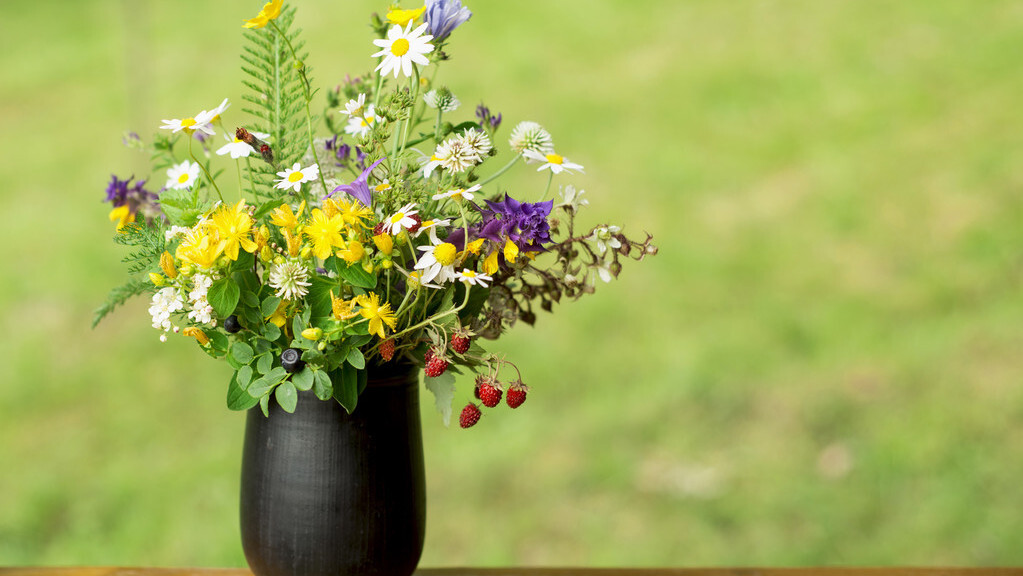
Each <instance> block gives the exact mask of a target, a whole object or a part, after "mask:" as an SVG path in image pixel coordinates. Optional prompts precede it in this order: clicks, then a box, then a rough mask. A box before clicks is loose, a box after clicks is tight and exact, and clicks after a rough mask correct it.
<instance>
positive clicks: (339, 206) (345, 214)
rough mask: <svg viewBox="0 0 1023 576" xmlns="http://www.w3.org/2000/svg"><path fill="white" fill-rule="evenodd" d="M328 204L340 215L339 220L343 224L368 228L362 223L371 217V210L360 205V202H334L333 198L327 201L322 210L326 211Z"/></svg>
mask: <svg viewBox="0 0 1023 576" xmlns="http://www.w3.org/2000/svg"><path fill="white" fill-rule="evenodd" d="M328 204H330V205H332V207H333V208H334V209H335V210H337V213H338V214H340V215H341V219H342V220H344V221H345V224H347V225H349V226H362V227H363V228H368V227H369V226H368V225H367V224H366V223H365V222H364V220H368V219H369V218H372V217H373V210H372V209H370V208H367V207H366V206H363V205H362V202H349V201H348V200H343V199H341V200H334V199H333V198H331V199H328V201H327V202H325V203H324V205H323V209H324V210H326V209H327V205H328Z"/></svg>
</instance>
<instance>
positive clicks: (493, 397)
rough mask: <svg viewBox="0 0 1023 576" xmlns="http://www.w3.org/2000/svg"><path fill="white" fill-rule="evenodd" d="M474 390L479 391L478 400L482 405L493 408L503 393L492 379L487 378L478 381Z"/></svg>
mask: <svg viewBox="0 0 1023 576" xmlns="http://www.w3.org/2000/svg"><path fill="white" fill-rule="evenodd" d="M476 390H477V391H478V392H479V395H480V401H481V402H483V405H484V406H486V407H487V408H493V407H494V406H497V405H498V404H500V403H501V396H502V395H503V394H504V392H502V391H501V389H500V388H498V387H497V386H494V381H493V380H491V379H489V378H486V379H484V380H483V381H482V382H480V385H479V386H477V387H476Z"/></svg>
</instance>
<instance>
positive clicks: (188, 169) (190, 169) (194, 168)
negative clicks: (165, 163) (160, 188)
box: [164, 160, 199, 190]
mask: <svg viewBox="0 0 1023 576" xmlns="http://www.w3.org/2000/svg"><path fill="white" fill-rule="evenodd" d="M198 179H199V163H198V162H189V161H188V160H185V161H184V162H182V163H181V164H175V165H173V166H171V167H170V168H168V169H167V184H165V185H164V188H170V189H171V190H181V189H187V188H191V187H192V185H193V184H195V181H196V180H198Z"/></svg>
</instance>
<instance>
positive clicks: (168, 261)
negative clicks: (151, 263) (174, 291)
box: [160, 250, 178, 280]
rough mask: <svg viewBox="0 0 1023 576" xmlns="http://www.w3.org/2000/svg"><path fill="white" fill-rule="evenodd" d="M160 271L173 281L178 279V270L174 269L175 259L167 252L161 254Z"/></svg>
mask: <svg viewBox="0 0 1023 576" xmlns="http://www.w3.org/2000/svg"><path fill="white" fill-rule="evenodd" d="M160 270H163V273H164V274H166V275H167V277H168V278H170V279H171V280H173V279H175V278H177V277H178V269H177V268H175V267H174V257H173V256H171V253H170V252H167V251H166V250H164V252H163V254H160Z"/></svg>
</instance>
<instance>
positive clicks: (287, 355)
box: [281, 348, 305, 373]
mask: <svg viewBox="0 0 1023 576" xmlns="http://www.w3.org/2000/svg"><path fill="white" fill-rule="evenodd" d="M281 367H282V368H284V369H285V370H287V371H288V372H291V373H295V372H298V371H299V370H301V369H302V368H303V367H305V362H303V361H302V353H301V352H300V351H299V350H297V349H295V348H288V349H287V350H285V351H284V352H281Z"/></svg>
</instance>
